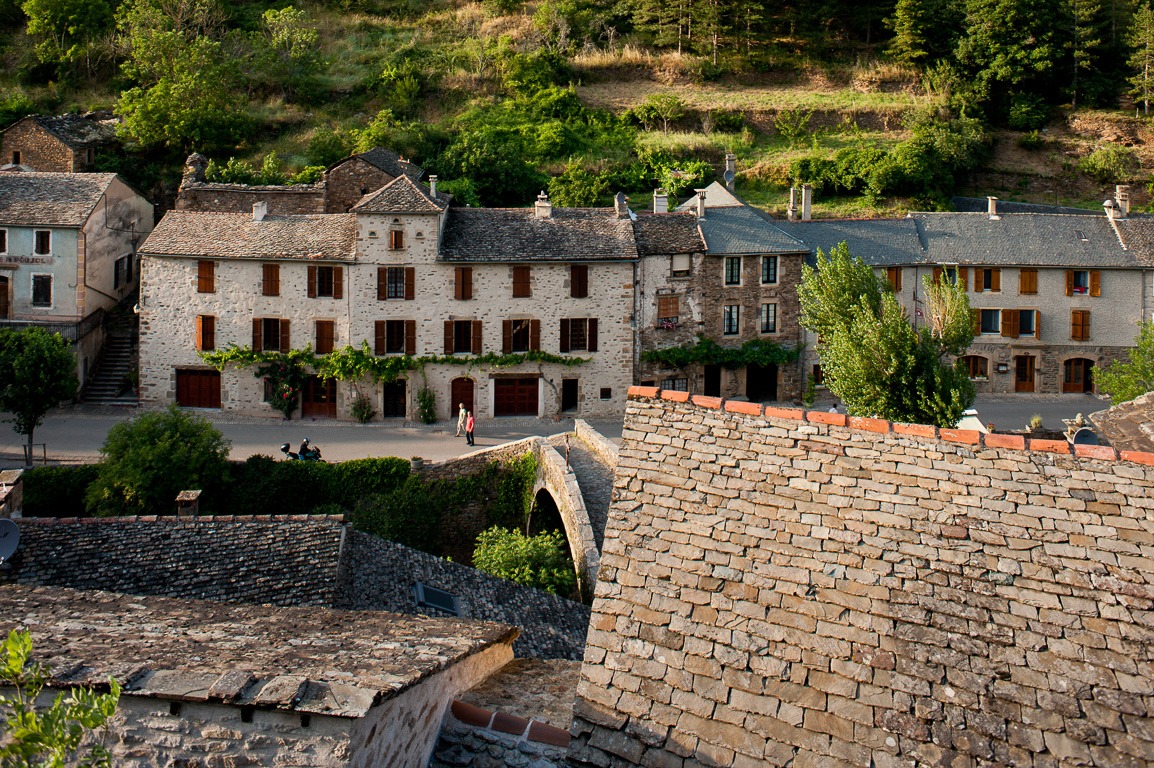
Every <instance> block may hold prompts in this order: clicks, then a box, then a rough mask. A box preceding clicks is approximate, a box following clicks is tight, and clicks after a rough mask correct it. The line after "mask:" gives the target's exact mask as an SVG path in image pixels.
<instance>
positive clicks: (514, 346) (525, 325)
mask: <svg viewBox="0 0 1154 768" xmlns="http://www.w3.org/2000/svg"><path fill="white" fill-rule="evenodd" d="M512 324H513V334H512V337H511V338H512V343H511V346H510V350H511V351H513V352H528V351H529V339H530V333H529V329H530V328H531V321H529V320H513V321H512Z"/></svg>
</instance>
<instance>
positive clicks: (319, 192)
mask: <svg viewBox="0 0 1154 768" xmlns="http://www.w3.org/2000/svg"><path fill="white" fill-rule="evenodd" d="M256 202H265V203H268V213H271V214H288V213H325V187H324V184H320V183H318V184H292V185H288V186H283V187H282V186H275V187H249V186H246V185H244V184H213V183H211V182H197V181H189V180H188V179H187V178H186V179H185V180H184V182H182V183H181V185H180V191H179V192H178V193H177V196H176V210H178V211H210V212H214V213H251V212H252V205H253V203H256Z"/></svg>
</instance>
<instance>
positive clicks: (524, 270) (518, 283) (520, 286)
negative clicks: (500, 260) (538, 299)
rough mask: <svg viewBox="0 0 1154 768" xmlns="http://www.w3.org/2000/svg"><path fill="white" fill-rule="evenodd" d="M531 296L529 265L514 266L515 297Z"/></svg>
mask: <svg viewBox="0 0 1154 768" xmlns="http://www.w3.org/2000/svg"><path fill="white" fill-rule="evenodd" d="M528 296H529V267H513V298H515V299H524V298H527V297H528Z"/></svg>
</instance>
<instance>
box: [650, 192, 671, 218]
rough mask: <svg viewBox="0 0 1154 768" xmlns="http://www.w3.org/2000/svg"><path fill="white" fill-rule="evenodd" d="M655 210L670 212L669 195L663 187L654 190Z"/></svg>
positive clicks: (656, 211) (655, 211)
mask: <svg viewBox="0 0 1154 768" xmlns="http://www.w3.org/2000/svg"><path fill="white" fill-rule="evenodd" d="M653 212H654V213H669V195H667V194H666V193H665V189H664V188H662V187H658V188H657V189H655V190H653Z"/></svg>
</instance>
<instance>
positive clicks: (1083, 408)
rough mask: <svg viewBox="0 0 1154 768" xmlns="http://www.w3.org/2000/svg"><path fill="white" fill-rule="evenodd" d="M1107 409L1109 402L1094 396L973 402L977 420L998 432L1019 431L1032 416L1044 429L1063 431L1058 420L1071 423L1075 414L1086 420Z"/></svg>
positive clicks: (1034, 396)
mask: <svg viewBox="0 0 1154 768" xmlns="http://www.w3.org/2000/svg"><path fill="white" fill-rule="evenodd" d="M1109 407H1110V401H1109V400H1100V399H1098V398H1097V397H1096V396H1094V395H1049V396H1040V395H1024V396H1021V398H1020V399H1018V398H1008V397H984V398H983V397H979V398H978V399H977V400H976V401H975V402H974V408H975V409H977V411H978V418H980V419H981V420H982V422H983V423H985V424H989V423H990V422H993V423H994V426H996V427H997V428H998V429H1022V428H1023V427H1025V426H1026V424H1027V422H1029V421H1030V417H1031V416H1033V415H1034V414H1035V413H1036V414H1038V415H1040V416H1041V417H1042V424H1043V426H1045V427H1046V429H1065V428H1066V426H1065V425H1064V424H1063V423H1062V419H1072V418H1074V417H1075V416H1077V415H1078V414H1079V413H1081V414H1082V415H1083V416H1089V415H1090V414H1091V413H1094V412H1095V411H1101V410H1103V409H1105V408H1109Z"/></svg>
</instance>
